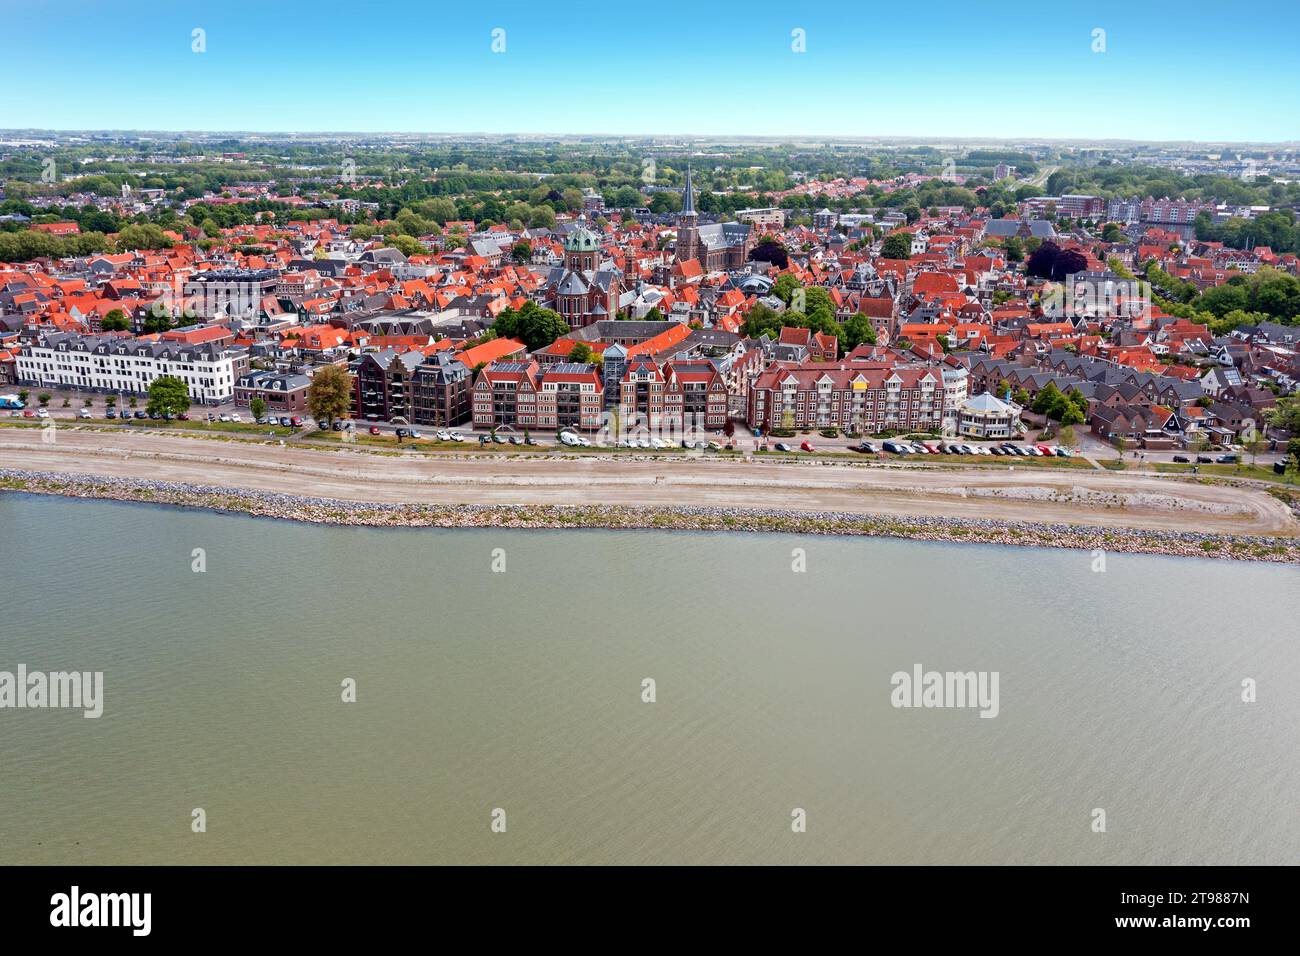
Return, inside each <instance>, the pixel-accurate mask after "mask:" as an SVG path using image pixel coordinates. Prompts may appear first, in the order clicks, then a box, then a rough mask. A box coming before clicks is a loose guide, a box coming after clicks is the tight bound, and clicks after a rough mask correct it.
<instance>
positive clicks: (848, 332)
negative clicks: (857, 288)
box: [840, 312, 876, 352]
mask: <svg viewBox="0 0 1300 956" xmlns="http://www.w3.org/2000/svg"><path fill="white" fill-rule="evenodd" d="M864 344H865V345H875V344H876V326H875V323H873V322H872V321H871V316H869V315H864V314H863V313H861V312H858V313H856V314H855V315H851V316H849V318H847V319H845V321H844V325H843V326H842V327H841V329H840V349H841V351H844V352H851V351H853V350H854V349H855V348H857V347H858V346H859V345H864Z"/></svg>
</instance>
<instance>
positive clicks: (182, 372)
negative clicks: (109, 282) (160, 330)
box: [17, 334, 248, 405]
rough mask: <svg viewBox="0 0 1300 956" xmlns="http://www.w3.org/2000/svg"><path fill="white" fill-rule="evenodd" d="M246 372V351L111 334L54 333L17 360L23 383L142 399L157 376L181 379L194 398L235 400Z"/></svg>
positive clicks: (214, 401) (217, 402)
mask: <svg viewBox="0 0 1300 956" xmlns="http://www.w3.org/2000/svg"><path fill="white" fill-rule="evenodd" d="M247 370H248V354H247V352H246V351H245V350H244V349H232V348H228V347H225V346H218V345H211V344H204V345H190V344H187V343H180V342H156V341H149V340H145V339H136V338H129V337H121V336H117V337H113V336H83V335H75V334H61V335H52V336H49V337H48V338H46V339H44V340H41V341H39V342H36V343H31V344H27V345H24V346H23V347H22V349H21V350H20V351H19V353H18V357H17V376H18V381H19V383H20V384H22V385H30V386H34V387H37V388H63V389H68V388H72V389H77V390H80V391H88V392H101V393H104V394H117V393H124V394H133V395H140V394H144V393H146V392H148V391H149V386H150V384H151V383H152V382H153V381H154V379H156V378H160V377H162V376H164V375H170V376H172V377H174V378H178V379H180V380H181V381H183V382H184V383H185V385H186V387H187V389H188V390H189V395H190V400H191V401H192V402H194V403H196V404H200V405H221V404H223V403H226V402H230V401H233V400H234V397H235V381H236V379H238V378H239V376H240V375H242V374H243V373H244V372H246V371H247Z"/></svg>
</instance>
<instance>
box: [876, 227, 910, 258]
mask: <svg viewBox="0 0 1300 956" xmlns="http://www.w3.org/2000/svg"><path fill="white" fill-rule="evenodd" d="M880 257H881V258H882V259H910V258H911V257H912V234H911V233H910V232H891V233H890V234H889V235H887V236H885V241H884V242H883V243H881V244H880Z"/></svg>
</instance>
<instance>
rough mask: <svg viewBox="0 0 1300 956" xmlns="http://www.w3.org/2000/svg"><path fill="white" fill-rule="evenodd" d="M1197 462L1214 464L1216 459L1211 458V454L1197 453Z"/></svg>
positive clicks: (1199, 463)
mask: <svg viewBox="0 0 1300 956" xmlns="http://www.w3.org/2000/svg"><path fill="white" fill-rule="evenodd" d="M1196 463H1197V464H1198V465H1212V464H1214V459H1213V458H1211V457H1210V456H1209V455H1197V456H1196Z"/></svg>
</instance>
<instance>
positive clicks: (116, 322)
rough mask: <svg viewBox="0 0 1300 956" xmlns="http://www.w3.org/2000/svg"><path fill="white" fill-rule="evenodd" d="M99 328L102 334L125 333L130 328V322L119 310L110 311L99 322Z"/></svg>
mask: <svg viewBox="0 0 1300 956" xmlns="http://www.w3.org/2000/svg"><path fill="white" fill-rule="evenodd" d="M99 327H100V329H101V330H102V331H104V332H125V331H127V330H128V329H129V328H131V320H130V319H128V318H127V317H126V313H125V312H123V311H122V310H121V309H110V310H109V312H108V315H106V316H104V318H103V319H102V320H101V321H100V323H99Z"/></svg>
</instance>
